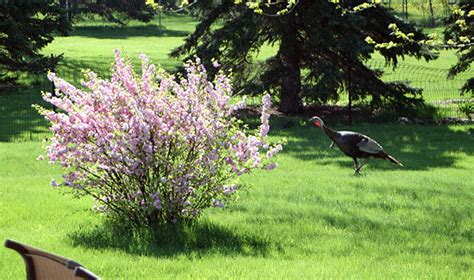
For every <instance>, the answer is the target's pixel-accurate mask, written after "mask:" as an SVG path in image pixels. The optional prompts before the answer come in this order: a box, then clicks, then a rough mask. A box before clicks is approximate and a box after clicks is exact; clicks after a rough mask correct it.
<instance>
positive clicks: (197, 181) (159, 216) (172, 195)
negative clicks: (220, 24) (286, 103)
mask: <svg viewBox="0 0 474 280" xmlns="http://www.w3.org/2000/svg"><path fill="white" fill-rule="evenodd" d="M141 59H142V74H141V76H140V75H137V74H136V73H134V71H133V69H132V66H131V64H130V63H129V62H127V61H126V60H125V59H123V58H121V57H120V54H119V52H118V51H116V55H115V64H114V67H113V70H112V78H111V80H110V81H109V80H103V79H100V78H98V77H97V75H96V74H95V73H93V72H90V73H88V74H87V77H88V78H87V81H85V82H83V86H84V87H85V88H86V89H87V91H86V90H82V89H78V88H76V87H74V86H73V85H71V84H69V83H68V82H66V81H64V80H62V79H60V78H58V77H56V76H55V74H50V75H49V79H50V80H51V81H53V82H54V84H55V86H56V88H57V89H58V92H57V95H58V96H53V95H52V94H50V93H46V94H44V99H45V100H46V101H48V102H50V103H51V104H53V105H54V106H56V107H57V108H59V112H54V111H50V110H46V109H43V108H38V110H39V111H40V113H41V114H42V115H44V116H45V117H46V119H48V120H49V121H50V122H51V123H52V126H51V131H52V132H53V136H52V139H51V143H50V145H49V146H48V147H47V154H48V157H49V159H50V161H51V162H60V163H61V165H62V166H63V167H64V168H65V170H67V173H66V174H65V175H63V177H64V180H63V181H62V182H59V183H56V182H55V181H53V182H52V185H56V186H67V187H69V188H73V189H75V190H77V193H78V194H83V195H89V196H92V197H93V198H95V200H96V206H95V208H96V209H97V210H100V211H103V212H105V213H107V214H109V215H111V216H112V217H120V218H126V219H127V220H129V221H130V222H131V223H132V224H134V225H160V224H166V223H170V222H179V221H183V220H192V219H194V218H196V217H198V216H199V215H200V214H201V212H202V210H203V209H205V208H208V207H212V206H214V207H224V205H225V203H226V202H228V201H229V199H230V198H231V197H232V196H233V195H234V193H235V192H236V191H238V190H239V188H240V187H241V186H240V185H239V183H238V177H239V176H241V175H242V174H245V173H249V172H250V171H251V170H252V169H255V168H264V169H268V170H270V169H273V168H274V167H276V164H275V163H273V162H271V158H272V157H273V156H274V155H275V154H277V153H278V152H279V151H280V150H281V149H282V146H281V145H273V146H269V145H268V144H267V143H266V141H265V139H266V136H267V133H268V131H269V129H270V126H269V117H270V114H269V110H270V107H271V100H270V97H269V96H268V95H265V96H264V97H263V105H262V115H261V124H260V126H259V129H258V130H257V131H255V132H254V133H253V134H250V135H249V134H247V133H245V132H244V131H243V130H242V128H241V124H240V123H239V121H238V120H237V119H236V118H235V117H234V116H233V114H232V113H233V111H235V110H237V109H239V108H242V107H244V106H245V103H244V102H245V101H243V102H241V103H238V104H235V105H231V104H230V103H229V99H230V94H231V91H232V88H231V84H230V81H229V79H228V78H227V77H226V76H225V75H224V74H223V73H220V74H218V75H217V76H216V78H215V80H214V81H212V82H211V81H209V80H208V78H207V75H206V69H205V68H204V66H203V65H201V64H200V62H199V59H197V60H196V62H189V63H188V64H186V65H185V67H186V70H187V74H186V78H183V77H178V78H175V77H174V76H172V75H169V74H167V73H165V72H164V71H162V70H159V71H157V70H156V69H155V66H154V65H152V64H149V63H148V59H147V57H146V56H144V55H142V56H141Z"/></svg>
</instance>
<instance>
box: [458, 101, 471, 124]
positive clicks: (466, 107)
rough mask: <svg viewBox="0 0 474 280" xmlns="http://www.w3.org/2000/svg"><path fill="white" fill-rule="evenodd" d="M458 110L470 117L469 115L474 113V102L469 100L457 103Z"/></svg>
mask: <svg viewBox="0 0 474 280" xmlns="http://www.w3.org/2000/svg"><path fill="white" fill-rule="evenodd" d="M459 111H460V112H461V113H463V114H464V115H465V116H466V117H467V118H468V119H471V115H472V114H474V103H473V102H472V101H470V100H468V101H464V102H462V103H461V104H459Z"/></svg>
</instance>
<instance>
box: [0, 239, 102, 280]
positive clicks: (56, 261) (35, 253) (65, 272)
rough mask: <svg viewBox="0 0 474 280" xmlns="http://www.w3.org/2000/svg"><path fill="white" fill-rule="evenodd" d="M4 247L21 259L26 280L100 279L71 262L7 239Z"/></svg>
mask: <svg viewBox="0 0 474 280" xmlns="http://www.w3.org/2000/svg"><path fill="white" fill-rule="evenodd" d="M5 247H7V248H10V249H12V250H15V251H17V252H18V253H19V254H20V255H21V256H22V257H23V260H24V261H25V266H26V279H28V280H46V279H48V280H50V279H64V280H69V279H71V280H79V279H87V280H96V279H100V278H99V277H97V276H96V275H95V274H94V273H92V272H90V271H89V270H87V269H85V268H84V267H83V266H82V265H80V264H79V263H77V262H75V261H73V260H70V259H66V258H64V257H61V256H58V255H55V254H51V253H48V252H45V251H42V250H39V249H36V248H33V247H31V246H27V245H24V244H21V243H18V242H16V241H13V240H8V239H7V240H5Z"/></svg>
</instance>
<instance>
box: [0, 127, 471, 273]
mask: <svg viewBox="0 0 474 280" xmlns="http://www.w3.org/2000/svg"><path fill="white" fill-rule="evenodd" d="M328 121H329V120H328ZM274 123H275V122H274ZM283 123H284V124H285V125H284V126H285V127H288V126H289V124H294V126H293V127H291V128H285V129H282V128H281V127H282V125H279V124H282V122H278V123H276V124H275V125H274V130H273V131H272V139H274V140H276V139H281V138H282V137H286V139H287V140H288V144H287V145H286V146H285V150H284V152H283V154H282V155H281V156H280V158H279V160H278V163H279V165H280V166H279V168H277V169H276V170H274V171H272V172H263V171H262V172H257V173H255V174H253V175H251V176H247V177H245V178H244V181H245V182H248V183H250V184H252V187H251V188H250V189H248V191H246V192H243V193H241V195H240V198H239V200H238V201H237V202H236V203H234V204H233V205H231V206H229V207H228V208H225V209H223V210H222V209H211V210H209V211H207V212H205V215H204V217H203V218H202V219H201V222H200V223H199V224H198V225H197V226H195V227H194V228H192V229H189V230H188V231H187V232H181V233H180V234H179V235H178V236H175V235H170V234H168V235H166V234H165V235H164V236H162V237H161V238H160V239H159V240H158V241H157V242H153V241H151V239H150V238H147V236H146V235H134V236H132V235H131V234H130V233H127V230H126V229H123V230H122V231H121V232H119V233H115V232H113V231H111V227H109V226H107V225H106V224H104V219H103V217H101V216H100V215H98V214H96V213H94V212H92V211H91V210H90V209H91V206H92V201H91V200H90V199H88V198H83V199H80V200H77V199H73V198H72V196H71V195H68V194H64V193H65V192H64V191H62V190H57V189H53V188H51V187H50V186H49V182H50V180H51V179H52V178H59V177H60V169H59V168H58V167H57V166H51V165H48V164H47V163H46V162H44V161H41V162H40V161H36V160H35V158H36V156H37V155H38V154H40V153H41V152H42V144H41V143H39V142H24V143H0V213H2V215H0V225H1V227H0V240H4V239H5V238H11V239H15V240H19V241H22V242H26V243H28V244H31V245H34V246H37V247H40V248H44V249H46V250H49V251H52V252H56V253H58V254H61V255H65V256H68V257H70V258H72V259H74V260H76V261H78V262H80V263H82V264H83V265H85V266H86V267H87V268H89V269H91V270H92V271H94V272H95V273H97V274H98V275H100V276H102V277H103V278H104V279H112V278H113V279H116V278H124V279H156V278H158V277H159V278H175V277H179V278H247V279H254V278H307V279H309V278H322V277H326V278H327V277H331V278H362V279H363V278H377V279H379V278H396V279H398V278H452V279H454V278H455V279H471V277H472V275H473V273H474V267H473V265H474V261H473V255H474V246H473V237H474V226H473V225H474V223H473V222H474V220H473V213H474V212H473V211H474V207H473V206H472V201H473V198H474V197H473V191H474V184H473V183H472V174H473V172H474V146H473V145H472V143H473V141H474V126H473V125H471V126H399V125H357V126H354V127H352V128H351V129H354V130H357V131H361V132H364V133H367V134H369V135H371V136H373V137H374V138H375V139H377V140H379V141H380V142H381V143H383V145H384V146H385V148H386V150H387V151H389V152H390V153H392V154H393V155H394V156H396V157H397V158H398V159H399V160H401V161H402V162H403V163H404V164H405V167H404V168H398V167H396V166H393V165H391V164H390V163H389V162H383V161H377V160H373V161H372V162H371V163H370V164H369V166H368V168H367V169H364V170H363V174H362V175H361V176H359V177H355V176H353V170H352V160H351V159H349V158H346V157H344V156H342V154H341V153H340V152H339V151H338V150H331V149H329V148H328V146H329V140H328V139H327V138H326V137H325V136H324V135H323V134H322V133H321V132H320V131H319V130H317V129H315V128H311V127H305V126H300V125H298V124H296V122H291V121H290V122H283ZM337 128H339V129H343V128H344V127H341V126H339V127H337ZM0 267H1V268H2V269H1V270H0V279H19V278H22V277H24V266H23V262H22V260H21V258H20V257H19V256H18V255H17V254H16V253H15V252H13V251H9V250H4V249H0Z"/></svg>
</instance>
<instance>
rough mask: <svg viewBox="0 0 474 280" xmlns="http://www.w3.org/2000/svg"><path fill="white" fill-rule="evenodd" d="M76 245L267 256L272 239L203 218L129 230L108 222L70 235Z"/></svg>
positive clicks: (157, 254) (151, 252)
mask: <svg viewBox="0 0 474 280" xmlns="http://www.w3.org/2000/svg"><path fill="white" fill-rule="evenodd" d="M69 241H70V242H71V243H72V245H73V246H81V247H86V248H91V249H118V250H122V251H124V252H126V253H128V254H133V255H140V256H142V255H145V256H153V257H171V256H175V255H179V254H185V255H204V254H208V253H219V254H224V255H256V256H262V255H266V254H267V253H268V252H269V249H270V245H271V244H270V243H269V241H268V240H265V239H263V238H260V237H258V236H256V235H253V234H248V233H245V234H244V233H237V232H235V231H233V230H232V229H230V228H227V227H224V226H222V225H218V224H214V223H211V222H209V221H205V220H200V221H197V222H195V223H193V224H192V225H169V226H165V227H160V228H153V229H151V228H149V229H139V230H137V229H135V230H128V229H125V228H123V226H122V225H120V224H117V223H113V222H111V221H106V222H104V223H103V224H101V225H98V226H96V227H94V228H92V229H90V230H89V229H80V230H78V231H76V232H73V233H71V234H69Z"/></svg>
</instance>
